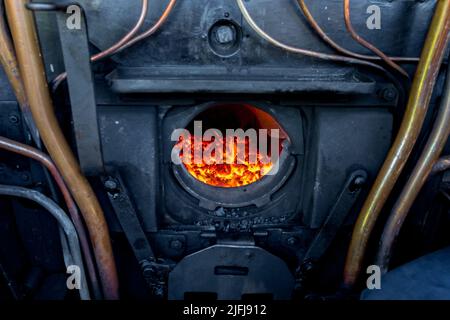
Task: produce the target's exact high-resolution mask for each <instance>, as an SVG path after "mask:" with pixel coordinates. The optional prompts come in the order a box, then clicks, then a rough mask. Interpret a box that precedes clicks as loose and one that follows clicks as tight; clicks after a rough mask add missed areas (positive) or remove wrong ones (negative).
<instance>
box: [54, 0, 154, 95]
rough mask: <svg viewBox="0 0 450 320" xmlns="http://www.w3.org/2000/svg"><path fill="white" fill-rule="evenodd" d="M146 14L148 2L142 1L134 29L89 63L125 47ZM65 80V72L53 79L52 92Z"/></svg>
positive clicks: (96, 55)
mask: <svg viewBox="0 0 450 320" xmlns="http://www.w3.org/2000/svg"><path fill="white" fill-rule="evenodd" d="M147 12H148V0H142V9H141V13H140V15H139V19H138V21H137V22H136V24H135V25H134V27H133V28H132V29H131V30H130V31H128V33H127V34H126V35H125V36H123V37H122V38H121V39H120V40H119V41H117V42H116V43H114V44H113V45H112V46H111V47H109V48H108V49H105V50H103V51H102V52H99V53H97V54H95V55H93V56H92V57H91V62H95V61H99V60H101V59H104V58H106V57H109V56H111V55H113V54H115V53H116V52H117V51H118V50H121V49H122V47H123V46H125V45H127V44H128V42H129V41H130V40H132V39H133V37H134V36H135V35H136V33H137V32H138V31H139V29H140V28H141V27H142V26H143V24H144V22H145V17H146V16H147ZM66 78H67V72H63V73H61V74H59V75H58V76H57V77H56V78H55V79H53V89H52V90H53V91H55V90H56V89H57V88H58V87H59V85H60V84H61V83H62V82H63V81H64V80H66Z"/></svg>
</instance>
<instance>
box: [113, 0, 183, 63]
mask: <svg viewBox="0 0 450 320" xmlns="http://www.w3.org/2000/svg"><path fill="white" fill-rule="evenodd" d="M176 3H177V0H170V2H169V4H168V5H167V7H166V9H165V10H164V12H163V14H162V15H161V17H160V18H159V19H158V21H156V23H155V24H154V25H153V26H152V27H151V28H150V29H148V30H147V31H145V32H144V33H142V34H140V35H138V36H136V37H135V38H133V39H131V40H130V41H129V42H127V43H126V44H124V45H123V46H122V47H120V48H119V49H118V50H116V51H115V52H114V54H116V53H119V52H121V51H122V50H125V49H127V48H129V47H131V46H133V45H134V44H136V43H138V42H140V41H142V40H144V39H146V38H148V37H150V36H151V35H153V34H154V33H155V32H156V31H158V30H159V28H161V26H162V25H163V24H164V23H165V22H166V20H167V19H168V18H169V15H170V13H171V12H172V11H173V8H174V7H175V4H176Z"/></svg>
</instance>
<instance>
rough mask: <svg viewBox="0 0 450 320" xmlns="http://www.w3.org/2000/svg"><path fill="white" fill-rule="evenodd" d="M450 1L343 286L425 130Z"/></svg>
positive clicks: (442, 6) (365, 211)
mask: <svg viewBox="0 0 450 320" xmlns="http://www.w3.org/2000/svg"><path fill="white" fill-rule="evenodd" d="M449 29H450V1H448V0H441V1H439V2H438V3H437V5H436V9H435V14H434V17H433V20H432V22H431V26H430V29H429V32H428V35H427V39H426V41H425V46H424V48H423V51H422V56H421V59H420V62H419V65H418V67H417V71H416V75H415V78H414V82H413V85H412V88H411V94H410V98H409V101H408V105H407V108H406V111H405V115H404V117H403V121H402V124H401V127H400V130H399V132H398V135H397V138H396V139H395V142H394V144H393V146H392V148H391V150H390V151H389V154H388V156H387V158H386V161H385V162H384V164H383V167H382V168H381V171H380V173H379V175H378V177H377V179H376V181H375V184H374V185H373V187H372V190H371V191H370V194H369V196H368V198H367V199H366V201H365V203H364V206H363V208H362V210H361V212H360V215H359V217H358V220H357V222H356V225H355V228H354V230H353V235H352V240H351V242H350V247H349V250H348V254H347V260H346V264H345V269H344V285H346V286H348V287H352V286H353V285H354V283H355V282H356V280H357V278H358V276H359V273H360V272H361V268H362V265H363V262H364V254H365V251H366V248H367V244H368V242H369V238H370V235H371V233H372V230H373V228H374V226H375V223H376V221H377V219H378V216H379V215H380V212H381V210H382V208H383V206H384V204H385V203H386V200H387V199H388V197H389V195H390V193H391V191H392V189H393V188H394V185H395V183H396V182H397V179H398V177H399V176H400V174H401V172H402V170H403V168H404V166H405V164H406V162H407V160H408V158H409V156H410V154H411V151H412V149H413V147H414V145H415V143H416V141H417V138H418V136H419V134H420V130H421V129H422V125H423V121H424V119H425V115H426V112H427V110H428V106H429V103H430V99H431V95H432V92H433V88H434V85H435V83H436V79H437V75H438V73H439V70H440V66H441V63H442V60H443V58H444V55H445V51H446V50H445V49H446V47H447V44H448V40H449Z"/></svg>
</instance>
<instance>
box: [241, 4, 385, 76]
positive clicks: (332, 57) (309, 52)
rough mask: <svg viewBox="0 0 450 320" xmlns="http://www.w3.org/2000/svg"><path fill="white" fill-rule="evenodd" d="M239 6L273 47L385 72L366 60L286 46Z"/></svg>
mask: <svg viewBox="0 0 450 320" xmlns="http://www.w3.org/2000/svg"><path fill="white" fill-rule="evenodd" d="M236 1H237V4H238V6H239V9H240V10H241V13H242V15H243V17H244V19H245V21H247V23H248V24H249V25H250V27H251V28H252V29H253V30H254V31H255V32H256V33H257V34H258V35H259V36H261V37H262V38H263V39H265V40H266V41H268V42H269V43H271V44H272V45H274V46H276V47H279V48H281V49H283V50H286V51H289V52H293V53H298V54H302V55H305V56H308V57H313V58H317V59H322V60H327V61H336V62H344V63H350V64H358V65H364V66H369V67H372V68H375V69H378V70H381V71H383V72H384V71H385V70H384V69H383V68H382V67H381V66H379V65H377V64H375V63H371V62H368V61H364V60H360V59H355V58H351V57H345V56H340V55H335V54H327V53H321V52H317V51H312V50H307V49H302V48H296V47H292V46H289V45H287V44H284V43H282V42H280V41H278V40H276V39H274V38H272V37H271V36H270V35H268V34H267V33H266V32H265V31H264V30H262V29H261V28H260V27H259V26H258V24H257V23H256V22H255V20H253V18H252V16H251V15H250V13H249V12H248V10H247V8H246V6H245V5H244V2H243V0H236Z"/></svg>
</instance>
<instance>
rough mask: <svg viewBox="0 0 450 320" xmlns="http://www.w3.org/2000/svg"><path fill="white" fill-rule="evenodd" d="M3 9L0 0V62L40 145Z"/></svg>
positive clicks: (35, 139) (34, 139)
mask: <svg viewBox="0 0 450 320" xmlns="http://www.w3.org/2000/svg"><path fill="white" fill-rule="evenodd" d="M4 17H5V10H4V6H3V1H0V63H1V65H2V66H3V70H5V73H6V76H7V77H8V81H9V83H10V84H11V87H12V89H13V92H14V95H15V96H16V99H17V102H18V103H19V106H20V109H21V111H22V114H23V117H24V119H25V122H26V124H27V126H28V129H29V130H30V133H31V136H32V137H33V141H34V143H35V144H36V145H37V146H40V145H41V139H40V137H39V131H38V130H37V128H36V125H35V123H34V121H33V116H32V114H31V110H30V105H29V104H28V99H27V96H26V94H25V87H24V84H23V81H22V77H21V76H20V72H19V66H18V65H17V59H16V54H15V52H14V46H13V44H12V41H11V38H10V35H9V30H8V26H7V24H6V22H5V19H4Z"/></svg>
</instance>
